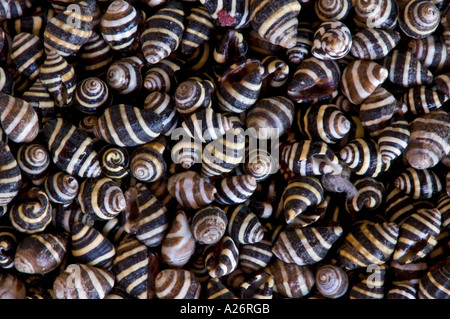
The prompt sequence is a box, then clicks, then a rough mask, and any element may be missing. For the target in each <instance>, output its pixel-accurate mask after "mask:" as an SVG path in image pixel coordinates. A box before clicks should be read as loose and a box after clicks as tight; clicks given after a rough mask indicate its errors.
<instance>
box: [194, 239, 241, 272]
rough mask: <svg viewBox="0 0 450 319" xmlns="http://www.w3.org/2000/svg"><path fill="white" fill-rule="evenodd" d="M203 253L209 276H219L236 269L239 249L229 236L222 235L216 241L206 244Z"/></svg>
mask: <svg viewBox="0 0 450 319" xmlns="http://www.w3.org/2000/svg"><path fill="white" fill-rule="evenodd" d="M203 255H204V256H205V266H206V268H207V269H208V273H209V276H210V277H213V278H220V277H223V276H226V275H228V274H230V273H231V272H233V270H235V269H236V267H237V264H238V261H239V250H238V247H237V245H236V243H235V242H234V241H233V239H232V238H231V237H230V236H227V235H225V236H223V237H222V238H221V239H220V240H219V241H218V242H217V243H215V244H213V245H208V246H207V247H206V248H205V250H204V252H203Z"/></svg>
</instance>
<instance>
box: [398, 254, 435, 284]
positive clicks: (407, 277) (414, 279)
mask: <svg viewBox="0 0 450 319" xmlns="http://www.w3.org/2000/svg"><path fill="white" fill-rule="evenodd" d="M430 253H431V252H430ZM390 268H391V272H392V273H393V277H392V284H394V285H396V284H400V283H410V284H413V285H414V286H415V287H416V288H417V284H418V283H419V280H420V279H421V278H422V277H423V275H424V274H425V273H426V271H427V269H428V263H427V261H426V259H420V260H418V261H416V262H412V263H409V264H402V263H399V262H398V261H391V263H390Z"/></svg>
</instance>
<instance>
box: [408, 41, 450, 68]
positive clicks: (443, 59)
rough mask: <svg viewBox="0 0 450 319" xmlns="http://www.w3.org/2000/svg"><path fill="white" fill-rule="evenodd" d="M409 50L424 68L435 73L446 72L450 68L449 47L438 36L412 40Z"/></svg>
mask: <svg viewBox="0 0 450 319" xmlns="http://www.w3.org/2000/svg"><path fill="white" fill-rule="evenodd" d="M408 49H409V50H410V51H411V52H412V54H413V55H415V56H416V57H417V58H418V59H419V61H420V62H421V63H422V65H423V66H424V67H426V68H428V69H429V70H430V71H432V72H433V73H441V72H445V71H448V70H449V68H450V55H449V54H448V51H447V46H446V44H445V43H444V41H443V40H442V39H441V38H440V37H438V36H437V35H429V36H427V37H425V38H423V39H411V40H410V41H409V43H408Z"/></svg>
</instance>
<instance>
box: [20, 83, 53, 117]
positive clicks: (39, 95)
mask: <svg viewBox="0 0 450 319" xmlns="http://www.w3.org/2000/svg"><path fill="white" fill-rule="evenodd" d="M22 99H23V100H24V101H26V102H28V104H30V105H31V106H32V107H33V108H34V110H35V111H36V113H38V117H40V116H42V117H47V116H51V115H54V114H55V101H53V98H52V97H51V95H50V93H49V92H48V91H47V89H46V88H45V86H44V84H42V81H41V79H39V78H38V79H36V81H35V82H34V83H33V85H32V86H31V87H30V88H29V89H28V90H26V91H25V92H23V94H22Z"/></svg>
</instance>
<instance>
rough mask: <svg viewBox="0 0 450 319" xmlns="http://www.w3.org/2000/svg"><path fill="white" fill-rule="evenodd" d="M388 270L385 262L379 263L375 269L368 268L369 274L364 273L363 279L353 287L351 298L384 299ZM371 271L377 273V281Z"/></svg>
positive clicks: (350, 292) (350, 293)
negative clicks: (372, 278) (372, 277)
mask: <svg viewBox="0 0 450 319" xmlns="http://www.w3.org/2000/svg"><path fill="white" fill-rule="evenodd" d="M387 270H388V266H387V265H384V264H383V265H378V267H377V268H375V269H374V270H373V268H372V269H369V268H368V271H367V273H368V274H364V275H363V276H362V279H361V280H360V281H359V282H357V283H356V284H355V285H353V286H352V287H351V289H350V291H349V297H350V299H383V298H384V294H385V287H384V285H385V281H386V273H387ZM371 272H373V273H374V275H376V277H377V280H376V281H373V280H371V277H370V276H371Z"/></svg>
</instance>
